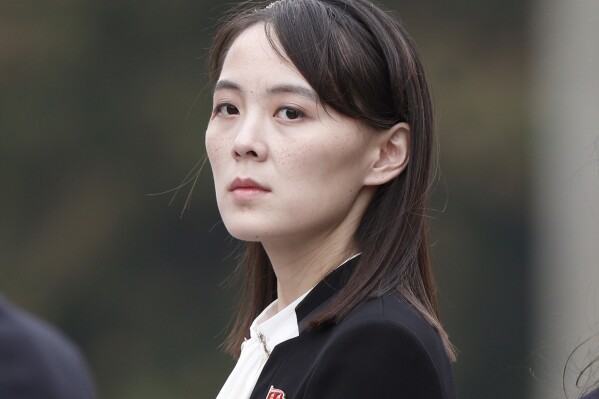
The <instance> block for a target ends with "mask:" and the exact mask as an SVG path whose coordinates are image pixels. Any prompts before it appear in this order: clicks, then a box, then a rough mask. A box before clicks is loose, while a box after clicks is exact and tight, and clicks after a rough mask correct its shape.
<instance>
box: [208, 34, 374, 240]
mask: <svg viewBox="0 0 599 399" xmlns="http://www.w3.org/2000/svg"><path fill="white" fill-rule="evenodd" d="M213 105H214V110H213V113H212V116H211V118H210V122H209V124H208V128H207V130H206V149H207V152H208V158H209V160H210V164H211V166H212V172H213V175H214V185H215V191H216V199H217V202H218V207H219V210H220V213H221V216H222V218H223V221H224V223H225V226H226V227H227V229H228V231H229V232H230V233H231V235H233V236H234V237H236V238H238V239H241V240H246V241H262V242H263V243H264V242H265V241H268V240H271V241H276V240H287V239H290V240H304V239H306V238H310V239H318V238H319V237H322V238H323V239H325V238H326V237H329V236H330V235H331V234H332V233H339V232H341V234H342V235H345V236H346V237H352V236H353V233H354V231H355V229H356V228H357V224H358V223H359V219H360V218H361V216H362V214H363V212H364V210H365V207H366V206H367V204H368V202H369V201H370V198H371V197H372V190H373V189H372V187H367V186H365V185H364V180H365V176H366V175H367V174H368V172H369V170H370V169H371V167H372V164H373V162H374V161H373V159H374V158H375V156H376V151H377V150H376V149H374V148H372V146H369V142H370V140H371V139H370V138H371V137H372V132H371V131H370V130H369V129H367V128H365V127H363V126H362V125H361V124H359V123H357V122H356V121H354V120H353V119H350V118H348V117H346V116H342V115H340V114H338V113H335V112H334V111H332V110H330V109H327V110H325V109H324V108H323V107H322V106H321V105H319V102H318V96H317V95H316V93H315V92H314V90H313V89H312V88H311V87H310V85H309V84H308V82H307V81H306V80H305V79H304V78H303V77H302V76H301V74H300V73H299V72H298V70H297V69H296V68H295V67H294V66H293V64H291V62H289V61H288V60H283V59H281V57H280V56H279V55H277V53H275V51H274V50H273V49H272V47H271V45H270V44H269V42H268V39H267V37H266V35H265V32H264V25H255V26H253V27H250V28H248V29H247V30H246V31H244V32H243V33H242V34H241V35H240V36H239V37H238V38H237V39H236V40H235V41H234V42H233V44H232V46H231V48H230V50H229V51H228V54H227V56H226V58H225V60H224V64H223V67H222V72H221V75H220V77H219V80H218V82H217V84H216V86H215V91H214V103H213ZM348 239H349V238H348Z"/></svg>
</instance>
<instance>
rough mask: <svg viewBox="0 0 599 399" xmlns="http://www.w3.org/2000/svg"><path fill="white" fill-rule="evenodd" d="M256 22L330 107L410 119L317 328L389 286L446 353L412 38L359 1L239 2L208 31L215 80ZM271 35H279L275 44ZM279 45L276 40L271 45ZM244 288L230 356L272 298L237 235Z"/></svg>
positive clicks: (360, 116)
mask: <svg viewBox="0 0 599 399" xmlns="http://www.w3.org/2000/svg"><path fill="white" fill-rule="evenodd" d="M256 24H264V29H265V32H266V35H267V37H268V38H269V40H270V44H271V45H272V47H273V49H274V50H275V51H277V52H278V53H279V54H280V55H281V56H282V57H283V55H284V56H286V57H287V58H288V59H289V60H290V61H291V62H292V63H293V65H294V66H295V67H296V68H297V69H298V70H299V72H300V73H301V74H302V75H303V77H304V78H305V79H306V81H307V82H308V83H309V84H310V85H311V86H312V88H313V89H314V90H315V91H316V93H317V94H318V96H319V100H320V102H321V103H322V105H323V106H324V107H325V109H326V108H329V109H333V110H335V111H337V112H339V113H341V114H343V115H346V116H348V117H350V118H353V119H355V120H357V121H360V122H361V123H363V124H365V125H366V126H369V127H373V128H375V129H379V130H380V129H388V128H390V127H392V126H393V125H395V124H397V123H399V122H407V123H408V124H409V125H410V128H411V130H410V149H409V157H410V160H409V162H408V165H407V167H406V169H405V170H404V171H403V173H402V174H400V175H399V176H398V177H397V178H395V179H393V180H392V181H390V182H388V183H386V184H384V185H382V186H380V187H378V189H377V191H376V193H375V195H374V197H373V199H372V201H371V203H370V204H369V206H368V208H367V209H366V211H365V213H364V215H363V217H362V219H361V221H360V224H359V226H358V229H357V231H356V233H355V237H354V238H355V242H356V243H357V248H358V250H359V251H361V252H362V255H361V256H360V257H359V260H358V262H357V264H356V267H355V269H354V271H353V274H352V276H351V277H350V278H349V281H348V283H347V285H346V286H345V287H344V288H343V289H342V290H341V291H340V292H339V293H338V295H337V296H336V297H335V298H334V300H333V301H332V302H331V303H330V304H329V306H328V307H326V308H325V309H324V310H323V311H322V312H321V313H320V314H319V315H318V317H317V318H316V319H315V320H313V321H312V322H311V326H312V327H313V328H316V327H318V326H322V325H325V324H328V323H336V322H338V321H340V320H341V319H343V318H344V317H345V316H346V315H347V314H348V313H349V312H350V311H351V310H352V309H353V308H354V307H356V306H357V305H358V304H359V303H361V302H363V301H365V300H366V299H368V298H371V297H375V296H378V295H381V294H383V293H385V292H387V291H390V290H396V291H397V292H398V293H399V294H400V295H401V296H402V297H403V298H405V300H406V301H407V302H409V303H410V304H411V305H412V306H413V307H414V308H415V309H416V310H417V311H418V312H419V313H420V314H421V315H422V316H423V317H424V318H425V319H426V320H427V321H428V322H429V323H430V324H431V325H432V326H433V327H434V328H435V329H436V330H437V331H438V333H439V335H440V337H441V339H442V340H443V342H444V344H445V348H446V350H447V353H448V355H449V357H450V358H451V359H452V360H454V359H455V355H454V351H453V348H452V346H451V344H450V342H449V339H448V337H447V334H446V333H445V331H444V329H443V327H442V325H441V322H440V321H439V313H438V308H437V302H436V294H435V282H434V278H433V274H432V270H431V262H430V256H429V245H428V240H427V231H428V222H427V214H426V213H427V212H426V206H427V201H428V192H429V189H430V187H431V180H432V175H433V164H434V157H433V144H434V137H433V130H434V126H433V113H432V104H431V100H430V94H429V90H428V86H427V83H426V79H425V76H424V70H423V67H422V64H421V62H420V60H419V57H418V55H417V54H416V50H415V45H414V43H413V42H412V40H411V39H410V38H409V36H408V35H407V33H406V32H405V30H404V29H403V27H402V26H401V25H400V23H399V22H398V21H397V20H396V19H395V18H393V17H391V16H390V15H389V14H387V13H386V12H384V11H383V10H381V9H380V8H379V7H378V6H375V5H373V4H372V3H371V2H369V1H364V0H279V1H276V2H274V3H271V4H269V5H268V6H266V7H264V4H260V3H255V2H251V3H245V4H244V5H242V6H241V7H238V8H236V9H234V10H233V11H232V12H231V14H230V16H229V18H228V19H227V20H226V21H225V22H224V23H223V25H222V26H221V27H220V28H219V30H218V31H217V32H216V35H215V38H214V41H213V46H212V50H211V54H210V61H209V75H210V79H211V82H212V84H215V83H216V80H217V79H218V77H219V75H220V72H221V68H222V66H223V62H224V58H225V57H226V55H227V51H228V49H229V48H230V46H231V44H232V43H233V42H234V40H235V39H236V38H237V37H238V36H239V35H240V34H241V33H242V32H243V31H245V30H246V29H247V28H249V27H251V26H253V25H256ZM277 40H278V42H277ZM278 43H280V44H278ZM240 266H242V267H243V266H244V267H245V269H246V270H245V276H246V280H245V288H244V292H243V294H242V295H243V296H242V298H241V302H240V307H239V313H238V314H237V317H236V319H235V322H234V327H233V329H232V331H231V333H230V335H229V337H228V340H227V342H226V343H225V347H226V349H227V351H228V352H229V353H231V354H233V355H235V356H238V355H239V351H240V349H239V348H240V344H241V342H242V341H243V338H244V336H245V334H246V333H247V331H248V329H249V326H250V324H251V322H252V321H253V319H254V318H255V317H257V316H258V314H259V313H260V312H261V311H262V310H263V309H264V308H265V307H266V306H267V305H268V304H269V303H271V302H272V301H273V300H275V299H276V297H277V291H276V276H275V274H274V271H273V269H272V265H271V264H270V261H269V259H268V256H267V254H266V252H265V250H264V248H263V247H262V244H260V243H251V242H250V243H246V249H245V252H244V256H243V262H242V265H240Z"/></svg>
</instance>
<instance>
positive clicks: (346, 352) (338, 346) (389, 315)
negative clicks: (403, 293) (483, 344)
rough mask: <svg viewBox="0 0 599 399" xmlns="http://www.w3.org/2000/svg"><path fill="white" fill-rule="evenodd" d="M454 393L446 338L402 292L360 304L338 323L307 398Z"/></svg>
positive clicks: (432, 398)
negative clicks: (440, 335)
mask: <svg viewBox="0 0 599 399" xmlns="http://www.w3.org/2000/svg"><path fill="white" fill-rule="evenodd" d="M379 395H381V396H382V397H386V398H406V399H412V398H413V399H416V398H418V399H455V398H456V397H457V395H456V391H455V386H454V382H453V376H452V372H451V365H450V361H449V358H448V356H447V353H446V351H445V348H444V346H443V343H442V341H441V338H440V337H439V335H438V334H437V332H436V331H435V329H434V328H433V327H432V326H431V325H430V324H429V323H428V322H426V321H425V320H424V319H423V318H422V316H420V314H419V313H418V312H417V311H416V310H415V309H414V308H412V306H410V305H408V304H407V303H406V302H405V301H404V300H403V299H401V298H400V297H399V295H397V294H395V293H387V294H385V295H383V296H381V297H379V298H375V299H371V300H369V301H367V302H365V303H363V304H361V305H359V306H358V307H356V308H355V309H354V310H353V311H352V312H351V313H350V314H349V315H348V316H347V317H346V318H345V319H344V320H343V321H341V322H340V323H339V325H337V326H336V327H334V328H333V329H332V331H331V335H330V337H329V339H328V340H327V344H325V347H324V348H323V350H322V351H321V353H320V354H319V358H318V360H317V361H316V363H315V365H314V368H313V372H312V373H311V377H310V381H309V382H308V383H307V384H306V393H305V395H304V397H305V398H317V397H319V398H320V397H322V398H369V397H378V396H379Z"/></svg>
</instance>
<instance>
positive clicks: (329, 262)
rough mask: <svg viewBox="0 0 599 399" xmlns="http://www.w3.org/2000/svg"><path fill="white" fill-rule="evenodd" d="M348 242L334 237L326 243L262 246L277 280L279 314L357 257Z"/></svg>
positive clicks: (318, 241) (316, 240) (271, 244)
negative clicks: (332, 272)
mask: <svg viewBox="0 0 599 399" xmlns="http://www.w3.org/2000/svg"><path fill="white" fill-rule="evenodd" d="M347 241H348V240H341V239H339V237H335V235H334V234H332V235H330V236H328V237H326V238H324V239H322V238H318V239H312V240H309V241H308V240H305V239H302V240H299V241H295V242H293V243H287V244H283V243H281V242H277V243H264V242H263V245H264V249H265V250H266V253H267V254H268V257H269V259H270V262H271V264H272V266H273V269H274V272H275V274H276V276H277V311H280V310H281V309H284V308H285V307H286V306H287V305H289V304H290V303H292V302H293V301H294V300H296V299H297V298H299V297H300V296H301V295H303V294H304V293H305V292H307V291H308V290H309V289H311V288H312V287H314V286H315V285H316V284H318V283H319V282H320V281H321V280H322V279H323V278H324V277H325V276H326V275H327V274H328V273H329V272H330V271H331V270H333V269H334V268H335V267H337V266H338V265H339V264H341V262H343V261H344V260H346V259H347V258H349V257H350V256H351V255H354V254H355V252H356V250H355V246H354V245H353V244H352V243H351V242H347ZM298 242H301V245H298Z"/></svg>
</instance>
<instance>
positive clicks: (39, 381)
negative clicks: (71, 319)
mask: <svg viewBox="0 0 599 399" xmlns="http://www.w3.org/2000/svg"><path fill="white" fill-rule="evenodd" d="M0 398H2V399H4V398H6V399H38V398H39V399H42V398H43V399H59V398H60V399H91V398H95V390H94V386H93V382H92V379H91V377H90V374H89V372H88V369H87V366H86V364H85V361H84V360H83V358H82V356H81V355H80V353H79V351H78V350H77V349H76V348H75V346H74V345H73V344H72V343H70V342H69V341H68V340H67V339H66V338H64V337H63V336H62V335H61V334H60V333H59V332H58V331H57V330H56V329H54V328H53V327H52V326H50V325H49V324H47V323H45V322H43V321H42V320H40V319H38V318H36V317H34V316H32V315H30V314H28V313H26V312H24V311H23V310H20V309H19V308H17V307H16V306H14V305H12V304H11V303H9V302H8V301H7V300H6V299H4V298H3V297H2V296H0Z"/></svg>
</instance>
